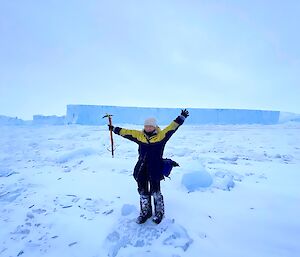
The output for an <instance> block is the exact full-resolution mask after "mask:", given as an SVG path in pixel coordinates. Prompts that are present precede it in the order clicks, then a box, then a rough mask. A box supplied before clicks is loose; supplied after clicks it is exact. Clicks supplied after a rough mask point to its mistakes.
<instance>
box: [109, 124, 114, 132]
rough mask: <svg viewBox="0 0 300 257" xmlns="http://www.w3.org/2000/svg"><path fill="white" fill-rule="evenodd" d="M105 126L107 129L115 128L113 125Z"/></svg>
mask: <svg viewBox="0 0 300 257" xmlns="http://www.w3.org/2000/svg"><path fill="white" fill-rule="evenodd" d="M107 126H108V129H109V130H111V131H114V128H115V127H114V126H113V125H107Z"/></svg>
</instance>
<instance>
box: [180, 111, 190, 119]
mask: <svg viewBox="0 0 300 257" xmlns="http://www.w3.org/2000/svg"><path fill="white" fill-rule="evenodd" d="M181 115H182V116H183V117H185V118H187V117H188V116H189V111H188V110H187V109H184V110H181Z"/></svg>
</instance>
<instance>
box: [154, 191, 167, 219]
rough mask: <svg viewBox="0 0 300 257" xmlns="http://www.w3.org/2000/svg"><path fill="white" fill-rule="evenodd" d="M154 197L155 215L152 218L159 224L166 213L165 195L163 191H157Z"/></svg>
mask: <svg viewBox="0 0 300 257" xmlns="http://www.w3.org/2000/svg"><path fill="white" fill-rule="evenodd" d="M153 198H154V209H155V215H154V217H153V219H152V220H153V222H154V223H156V224H159V223H160V222H161V220H162V219H163V217H164V214H165V206H164V197H163V195H162V194H161V192H155V193H153Z"/></svg>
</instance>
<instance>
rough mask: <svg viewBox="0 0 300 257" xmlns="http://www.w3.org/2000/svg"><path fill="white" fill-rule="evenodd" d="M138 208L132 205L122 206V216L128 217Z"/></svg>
mask: <svg viewBox="0 0 300 257" xmlns="http://www.w3.org/2000/svg"><path fill="white" fill-rule="evenodd" d="M136 211H137V210H136V207H135V206H134V205H131V204H124V205H123V206H122V210H121V214H122V216H127V215H129V214H131V213H133V212H136Z"/></svg>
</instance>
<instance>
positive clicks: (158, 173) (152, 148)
mask: <svg viewBox="0 0 300 257" xmlns="http://www.w3.org/2000/svg"><path fill="white" fill-rule="evenodd" d="M184 120H185V117H183V116H182V115H180V116H178V117H177V118H176V119H175V120H174V121H172V122H171V124H170V125H169V126H167V127H166V128H165V129H163V130H161V129H160V128H159V127H157V129H156V131H155V133H154V134H153V135H152V136H150V137H149V136H147V134H146V133H145V132H144V130H142V131H139V130H131V129H125V128H120V127H115V128H114V133H115V134H118V135H120V136H122V137H124V138H127V139H129V140H131V141H133V142H135V143H137V144H138V145H139V159H138V162H137V164H136V165H135V168H134V173H133V176H134V178H135V180H137V181H138V180H139V178H140V175H143V176H144V175H145V172H146V173H147V175H148V177H149V180H150V181H157V180H161V179H163V178H164V176H163V174H162V170H163V151H164V148H165V145H166V143H167V141H168V140H169V139H170V137H171V136H172V135H173V134H174V133H175V132H176V130H177V129H178V128H179V126H180V125H182V124H183V122H184Z"/></svg>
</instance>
